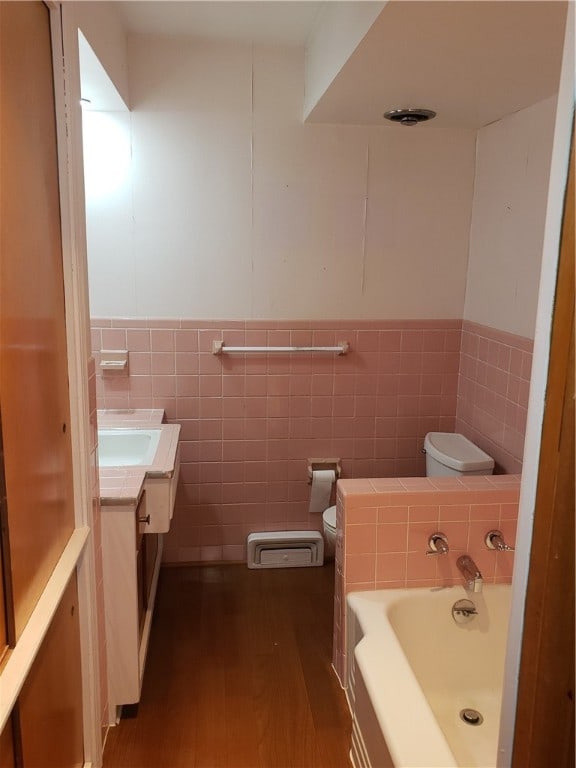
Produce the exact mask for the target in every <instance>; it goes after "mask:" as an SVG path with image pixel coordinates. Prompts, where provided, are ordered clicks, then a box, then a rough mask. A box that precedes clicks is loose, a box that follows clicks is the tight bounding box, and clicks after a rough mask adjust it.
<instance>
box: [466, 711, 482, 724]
mask: <svg viewBox="0 0 576 768" xmlns="http://www.w3.org/2000/svg"><path fill="white" fill-rule="evenodd" d="M460 719H461V720H463V721H464V722H465V723H466V724H467V725H482V723H483V722H484V718H483V717H482V715H481V714H480V712H478V711H477V710H476V709H461V710H460Z"/></svg>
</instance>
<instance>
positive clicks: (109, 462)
mask: <svg viewBox="0 0 576 768" xmlns="http://www.w3.org/2000/svg"><path fill="white" fill-rule="evenodd" d="M160 434H161V430H160V429H99V430H98V463H99V465H100V466H101V467H143V466H150V465H151V464H152V463H153V462H154V456H155V455H156V449H157V448H158V443H159V441H160Z"/></svg>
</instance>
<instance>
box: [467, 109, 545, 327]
mask: <svg viewBox="0 0 576 768" xmlns="http://www.w3.org/2000/svg"><path fill="white" fill-rule="evenodd" d="M555 107H556V97H555V96H554V97H553V98H549V99H545V100H544V101H541V102H539V103H538V104H534V105H533V106H531V107H528V108H527V109H523V110H521V111H520V112H516V113H515V114H513V115H509V116H507V117H505V118H503V119H502V120H499V121H498V122H496V123H493V124H492V125H488V126H486V127H485V128H482V129H481V130H480V131H479V132H478V146H477V160H476V178H475V185H474V204H473V212H472V227H471V231H470V258H469V266H468V280H467V289H466V304H465V309H464V318H465V319H466V320H472V321H474V322H477V323H482V324H484V325H489V326H492V327H493V328H498V329H500V330H503V331H508V332H510V333H516V334H519V335H521V336H527V337H528V338H534V326H535V321H536V306H537V301H538V286H539V279H540V266H541V261H542V245H543V241H544V221H545V215H546V197H547V192H548V179H549V173H550V158H551V152H552V138H553V132H554V116H555Z"/></svg>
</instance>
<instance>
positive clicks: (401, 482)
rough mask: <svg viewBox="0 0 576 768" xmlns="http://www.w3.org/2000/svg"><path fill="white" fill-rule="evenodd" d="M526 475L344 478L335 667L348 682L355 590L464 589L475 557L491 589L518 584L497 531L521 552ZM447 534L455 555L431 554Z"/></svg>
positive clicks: (339, 515) (339, 519)
mask: <svg viewBox="0 0 576 768" xmlns="http://www.w3.org/2000/svg"><path fill="white" fill-rule="evenodd" d="M519 492H520V477H519V476H517V475H499V476H493V477H481V476H480V477H472V478H449V477H442V478H409V479H394V478H390V479H386V478H383V479H375V480H344V481H342V482H341V483H339V485H338V508H337V524H338V531H339V534H338V541H337V546H336V582H335V602H334V666H335V669H336V671H337V673H338V675H339V676H340V679H341V680H342V681H344V670H345V661H346V658H345V657H346V610H345V609H346V605H345V597H346V594H347V593H348V592H351V591H360V590H372V589H387V588H390V589H391V588H405V587H437V586H448V585H452V584H459V583H461V581H462V577H461V575H460V573H459V571H458V569H457V568H456V560H457V559H458V557H459V556H460V555H462V554H464V553H468V554H469V555H470V556H471V557H472V558H473V560H474V561H475V562H476V564H477V565H478V568H479V569H480V571H481V573H482V576H483V579H484V581H486V582H489V583H497V582H510V581H511V578H512V567H513V563H514V555H513V553H512V552H496V551H494V550H489V549H488V548H487V547H486V545H485V543H484V538H485V536H486V533H487V532H488V531H489V530H492V529H498V530H500V531H502V533H503V534H504V538H505V541H506V542H507V543H508V544H509V545H510V546H514V542H515V539H516V521H517V517H518V498H519ZM437 531H441V532H442V533H444V534H446V536H447V537H448V544H449V547H450V551H449V553H448V554H447V555H443V556H428V555H426V554H425V552H426V550H427V549H428V539H429V537H430V536H431V534H433V533H435V532H437Z"/></svg>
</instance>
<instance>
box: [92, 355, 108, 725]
mask: <svg viewBox="0 0 576 768" xmlns="http://www.w3.org/2000/svg"><path fill="white" fill-rule="evenodd" d="M88 397H89V405H90V427H91V445H90V468H91V472H92V482H91V487H92V536H93V546H94V560H95V565H96V612H97V617H98V641H99V642H98V659H99V666H100V695H101V705H102V711H101V718H102V719H101V724H102V727H103V728H104V727H105V726H106V725H107V723H108V671H107V663H106V629H105V618H104V580H103V571H102V535H101V527H100V483H99V477H98V458H97V447H98V425H97V420H96V366H95V360H94V358H93V357H91V358H90V359H89V361H88Z"/></svg>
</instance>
